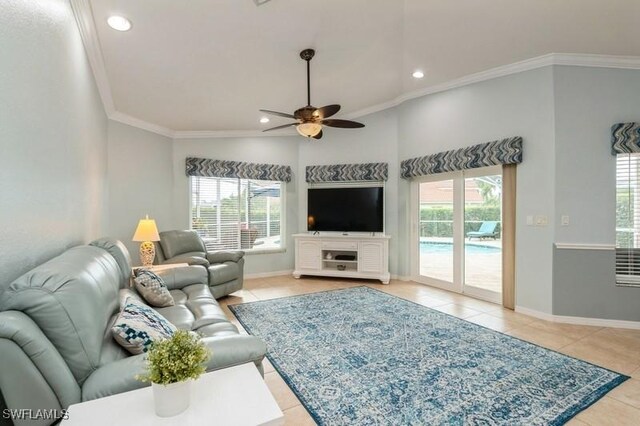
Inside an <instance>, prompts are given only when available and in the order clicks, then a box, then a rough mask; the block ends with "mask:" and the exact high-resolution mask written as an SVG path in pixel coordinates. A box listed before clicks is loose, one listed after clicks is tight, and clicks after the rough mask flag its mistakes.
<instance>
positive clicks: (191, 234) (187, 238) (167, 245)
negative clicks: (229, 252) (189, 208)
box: [160, 231, 207, 259]
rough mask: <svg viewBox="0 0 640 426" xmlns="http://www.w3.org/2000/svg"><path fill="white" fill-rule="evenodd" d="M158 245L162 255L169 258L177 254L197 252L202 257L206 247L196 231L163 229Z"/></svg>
mask: <svg viewBox="0 0 640 426" xmlns="http://www.w3.org/2000/svg"><path fill="white" fill-rule="evenodd" d="M160 245H161V246H162V252H163V253H164V257H166V258H167V259H170V258H172V257H176V256H178V255H181V254H184V253H189V252H199V253H202V255H201V257H204V255H205V253H206V252H207V249H206V248H205V246H204V243H203V242H202V239H201V238H200V236H199V235H198V233H197V232H196V231H164V232H161V233H160Z"/></svg>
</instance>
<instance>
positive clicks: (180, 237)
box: [156, 231, 244, 299]
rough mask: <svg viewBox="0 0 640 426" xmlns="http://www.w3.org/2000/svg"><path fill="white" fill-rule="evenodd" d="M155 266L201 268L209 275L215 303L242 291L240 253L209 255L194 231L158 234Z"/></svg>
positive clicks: (242, 268) (242, 269)
mask: <svg viewBox="0 0 640 426" xmlns="http://www.w3.org/2000/svg"><path fill="white" fill-rule="evenodd" d="M156 259H157V261H158V263H160V264H165V263H188V264H189V265H200V266H203V267H204V268H206V269H207V272H208V274H209V290H211V294H213V297H215V298H216V299H218V298H220V297H222V296H226V295H228V294H231V293H233V292H234V291H238V290H241V289H242V281H243V277H244V275H243V274H244V252H243V251H216V252H212V253H209V252H207V248H206V246H205V244H204V241H202V238H200V236H199V235H198V233H197V232H195V231H164V232H160V242H159V243H157V244H156Z"/></svg>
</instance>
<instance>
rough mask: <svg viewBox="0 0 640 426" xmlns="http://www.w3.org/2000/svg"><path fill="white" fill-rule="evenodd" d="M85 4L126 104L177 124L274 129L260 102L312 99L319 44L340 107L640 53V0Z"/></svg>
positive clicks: (323, 88) (321, 97)
mask: <svg viewBox="0 0 640 426" xmlns="http://www.w3.org/2000/svg"><path fill="white" fill-rule="evenodd" d="M72 2H74V3H76V5H75V7H76V8H78V4H80V7H81V8H82V7H85V13H87V11H89V13H90V14H92V18H93V19H92V20H93V22H92V25H94V29H95V34H96V35H97V43H95V45H93V46H92V48H93V49H95V50H98V51H101V52H99V55H100V57H101V60H102V62H103V64H104V67H103V68H104V69H103V71H102V72H103V73H104V77H105V78H104V80H105V81H106V83H107V84H106V86H107V87H108V90H109V91H110V96H111V97H112V99H113V106H114V107H115V110H116V111H118V113H120V114H124V115H127V116H131V117H135V118H136V119H139V120H142V121H144V122H148V123H153V124H155V125H158V126H162V127H164V128H167V129H171V130H176V131H194V130H260V129H262V128H264V127H265V126H264V125H262V124H260V123H259V122H258V119H259V118H260V116H261V114H260V113H259V112H258V109H260V108H266V109H273V110H280V111H285V112H292V111H293V110H294V109H296V108H298V107H301V106H303V105H305V104H306V93H305V90H306V89H305V63H304V61H302V60H301V59H300V58H299V56H298V53H299V52H300V50H302V49H304V48H308V47H312V48H315V49H316V51H317V53H316V57H315V58H314V60H313V61H312V70H311V76H312V103H313V104H314V105H315V106H322V105H325V104H330V103H340V104H342V107H343V110H342V112H341V114H340V115H345V114H347V115H349V114H350V115H354V113H357V112H358V111H362V110H365V109H367V108H370V107H372V106H374V105H378V104H382V103H385V102H389V101H391V100H393V99H396V98H398V97H399V96H402V95H404V94H407V93H412V92H415V91H417V90H421V89H425V88H428V87H432V86H435V85H439V84H442V83H444V82H447V81H451V80H454V79H457V78H460V77H462V76H466V75H469V74H473V73H477V72H480V71H483V70H487V69H491V68H494V67H498V66H502V65H506V64H511V63H514V62H518V61H522V60H525V59H529V58H533V57H537V56H541V55H545V54H549V53H552V52H556V53H557V52H563V53H586V54H605V55H627V56H640V25H638V21H639V18H640V1H638V0H606V1H603V0H455V1H454V0H404V1H401V0H322V1H318V0H271V1H269V2H268V3H266V4H264V5H262V6H256V4H255V3H254V1H252V0H189V1H176V0H153V1H148V0H126V1H125V0H72ZM82 3H84V4H85V6H82ZM88 6H90V7H88ZM111 14H122V15H124V16H126V17H127V18H129V19H130V20H131V21H132V23H133V28H132V29H131V30H130V31H128V32H117V31H114V30H112V29H111V28H109V27H108V26H107V23H106V20H107V17H108V16H109V15H111ZM85 43H86V41H85ZM94 53H95V52H94ZM92 65H94V64H92ZM415 69H422V70H423V71H424V72H425V77H424V78H423V79H421V80H416V79H414V78H412V77H411V73H412V71H413V70H415ZM284 122H286V120H284V119H277V118H276V119H272V121H271V123H269V125H278V124H282V123H284Z"/></svg>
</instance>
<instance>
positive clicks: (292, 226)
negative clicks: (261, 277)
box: [172, 136, 300, 274]
mask: <svg viewBox="0 0 640 426" xmlns="http://www.w3.org/2000/svg"><path fill="white" fill-rule="evenodd" d="M299 143H300V138H299V137H295V136H292V137H277V136H276V137H260V138H212V139H178V140H175V141H174V143H173V164H172V169H173V185H174V186H173V202H174V208H173V222H172V227H173V228H174V229H188V228H189V205H190V200H189V197H190V195H189V178H188V177H187V176H186V173H185V159H186V158H187V157H203V158H212V159H216V160H232V161H247V162H253V163H269V164H282V165H288V166H291V168H292V170H293V173H294V176H293V180H292V181H291V182H290V183H287V184H286V203H285V204H286V207H287V211H286V229H285V233H286V235H287V240H286V251H285V252H282V253H272V254H248V255H247V256H246V264H245V274H256V273H268V272H277V271H289V270H293V239H292V238H291V235H292V234H294V233H296V232H297V231H298V194H299V189H298V183H297V176H296V175H297V170H298V144H299Z"/></svg>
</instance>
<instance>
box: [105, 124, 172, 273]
mask: <svg viewBox="0 0 640 426" xmlns="http://www.w3.org/2000/svg"><path fill="white" fill-rule="evenodd" d="M108 140H109V148H108V176H109V227H108V230H107V233H106V234H107V235H109V236H110V237H114V238H117V239H119V240H121V241H122V242H123V243H124V244H125V245H126V246H127V248H128V249H129V252H130V253H131V258H132V261H133V263H134V264H140V259H139V258H140V256H139V250H140V246H139V244H140V243H134V242H133V241H131V237H132V236H133V233H134V232H135V229H136V226H137V225H138V220H140V219H141V218H143V217H144V216H145V215H146V214H148V215H149V217H150V218H152V219H155V221H156V224H157V225H158V229H159V230H160V231H164V230H169V229H175V227H174V224H173V217H174V212H173V208H174V205H173V156H172V152H173V150H172V147H173V141H172V140H171V139H169V138H167V137H164V136H160V135H157V134H155V133H151V132H147V131H145V130H141V129H138V128H135V127H131V126H128V125H126V124H121V123H118V122H115V121H109V137H108Z"/></svg>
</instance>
